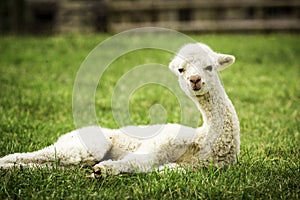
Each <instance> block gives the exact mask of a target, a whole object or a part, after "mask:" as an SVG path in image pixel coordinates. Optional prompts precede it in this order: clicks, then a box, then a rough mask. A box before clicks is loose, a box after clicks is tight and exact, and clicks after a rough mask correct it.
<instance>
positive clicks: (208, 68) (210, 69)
mask: <svg viewBox="0 0 300 200" xmlns="http://www.w3.org/2000/svg"><path fill="white" fill-rule="evenodd" d="M204 69H205V70H207V71H210V72H211V71H212V66H211V65H209V66H207V67H205V68H204Z"/></svg>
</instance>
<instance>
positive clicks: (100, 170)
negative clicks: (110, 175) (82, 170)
mask: <svg viewBox="0 0 300 200" xmlns="http://www.w3.org/2000/svg"><path fill="white" fill-rule="evenodd" d="M101 177H106V170H105V168H104V167H103V166H100V165H95V166H94V167H93V173H92V174H90V175H87V176H86V178H101Z"/></svg>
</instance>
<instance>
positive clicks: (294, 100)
mask: <svg viewBox="0 0 300 200" xmlns="http://www.w3.org/2000/svg"><path fill="white" fill-rule="evenodd" d="M107 37H108V36H107V35H88V36H82V35H71V36H53V37H46V38H44V37H40V38H33V37H13V36H5V37H1V38H0V97H1V98H0V113H1V115H0V133H1V135H0V146H1V148H0V149H1V150H0V156H4V155H6V154H9V153H14V152H25V151H34V150H37V149H40V148H43V147H45V146H47V145H49V144H51V143H53V142H54V141H55V140H56V139H57V138H58V137H59V135H62V134H63V133H66V132H68V131H71V130H73V129H75V125H74V121H73V116H72V91H73V84H74V80H75V77H76V72H77V70H78V69H79V67H80V64H81V63H82V61H83V60H84V58H85V57H86V56H87V55H88V53H89V52H90V51H91V50H92V49H93V48H94V47H95V46H96V45H97V44H98V43H99V42H101V41H103V40H104V39H105V38H107ZM193 38H194V39H196V40H198V41H202V42H205V43H207V44H208V45H210V46H211V47H212V48H213V49H214V50H216V51H219V52H224V53H230V54H233V55H235V56H236V58H237V61H236V64H234V65H233V66H232V67H230V68H228V69H227V70H225V71H223V72H222V73H221V74H220V75H221V77H222V79H223V83H224V85H225V89H226V91H227V93H228V95H229V97H230V98H231V99H232V101H233V103H234V105H235V107H236V110H237V113H238V115H239V118H240V123H241V153H240V155H239V162H238V164H237V165H235V166H232V167H229V168H227V169H217V168H213V167H212V168H211V169H199V170H198V171H194V172H187V173H186V174H181V173H175V172H168V173H166V174H163V175H161V174H157V173H152V174H135V175H122V176H116V177H108V178H105V179H98V180H91V179H86V178H85V175H87V174H88V173H90V172H91V169H90V168H81V167H72V168H68V169H62V168H54V169H35V170H32V169H13V170H3V169H2V170H0V199H17V198H19V199H41V198H42V199H74V198H79V199H230V198H235V199H299V198H300V195H299V194H300V159H299V157H300V135H299V132H300V120H299V119H300V113H299V105H300V81H299V78H300V61H299V56H300V37H299V36H298V35H273V34H271V35H202V36H196V35H194V36H193ZM171 58H172V55H171V54H169V53H164V52H161V51H157V50H141V51H137V52H132V53H129V54H128V55H124V56H122V57H121V58H120V59H118V60H117V61H115V62H114V63H113V64H112V67H110V68H109V70H108V71H107V72H106V73H105V75H104V77H103V79H104V82H105V83H107V84H106V85H99V86H98V89H97V94H96V104H97V105H96V109H97V115H98V118H99V123H100V124H101V125H102V126H105V127H111V128H115V127H117V124H116V122H115V121H114V118H113V115H112V113H111V112H110V109H111V98H110V97H111V94H112V92H113V89H114V84H115V83H116V81H117V80H118V79H119V78H120V76H122V74H123V73H125V72H126V71H127V70H129V69H130V68H132V67H134V66H136V65H140V64H144V63H150V62H152V63H162V64H165V65H167V64H168V62H169V61H170V59H171ZM158 94H159V95H158ZM166 95H168V96H170V97H169V98H163V97H164V96H166ZM154 103H160V104H162V105H163V106H164V107H165V109H166V111H167V120H168V122H180V109H179V108H178V102H177V101H176V98H175V96H174V95H172V94H170V91H168V90H166V89H165V88H163V87H158V86H156V85H152V86H151V85H149V86H146V87H144V88H141V89H139V90H138V91H136V92H135V93H134V94H133V96H132V99H131V100H130V103H129V104H130V112H131V115H132V119H133V121H134V122H135V123H137V124H146V123H149V117H148V109H147V108H150V107H151V105H153V104H154ZM132 105H134V106H132ZM145 108H146V109H145ZM145 110H146V111H145Z"/></svg>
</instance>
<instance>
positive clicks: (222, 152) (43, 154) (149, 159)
mask: <svg viewBox="0 0 300 200" xmlns="http://www.w3.org/2000/svg"><path fill="white" fill-rule="evenodd" d="M233 62H234V57H233V56H230V55H225V54H218V53H215V52H213V51H212V50H211V49H210V48H209V47H208V46H206V45H204V44H201V43H197V44H188V45H186V46H184V47H183V48H182V49H181V50H180V51H179V53H178V55H177V56H175V58H174V59H173V60H172V62H171V63H170V65H169V68H170V69H171V71H173V72H174V73H175V74H176V75H177V76H178V81H179V84H180V87H181V88H182V89H183V90H184V91H185V93H186V94H187V96H188V97H190V98H191V99H192V100H193V101H194V102H195V104H196V106H197V108H198V109H199V110H200V111H201V113H202V118H203V126H202V127H199V128H190V127H186V126H183V125H180V124H164V125H152V126H129V127H125V128H121V129H107V128H101V127H96V126H90V127H85V128H81V129H78V130H75V131H72V132H70V133H67V134H65V135H63V136H61V137H60V138H59V139H58V141H57V142H56V143H54V144H53V145H51V146H49V147H46V148H44V149H42V150H39V151H36V152H31V153H16V154H11V155H8V156H5V157H3V158H0V167H4V168H9V167H12V166H14V165H15V164H17V165H25V166H43V165H45V164H47V163H51V162H55V161H58V162H59V163H60V164H61V165H63V166H68V165H76V164H81V165H87V166H89V165H93V164H96V163H98V164H96V165H95V166H94V167H93V169H94V173H93V174H92V175H91V176H92V177H98V176H106V175H112V174H114V175H116V174H120V173H135V172H149V171H152V170H154V169H164V168H165V167H168V168H178V167H179V166H186V165H187V166H193V167H201V166H205V165H209V164H211V163H212V164H214V165H216V166H220V167H223V166H227V165H230V164H234V163H235V162H236V160H237V154H238V153H239V146H240V138H239V121H238V117H237V114H236V112H235V109H234V107H233V105H232V103H231V101H230V99H229V98H228V96H227V94H226V92H225V90H224V88H223V86H222V84H221V81H220V79H219V77H218V71H221V70H223V69H224V68H225V67H227V66H229V65H230V64H232V63H233ZM151 131H152V132H155V133H156V134H152V135H151V137H149V138H137V137H133V136H132V135H130V133H131V132H135V133H145V132H151ZM93 138H94V139H93Z"/></svg>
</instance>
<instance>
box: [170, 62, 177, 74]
mask: <svg viewBox="0 0 300 200" xmlns="http://www.w3.org/2000/svg"><path fill="white" fill-rule="evenodd" d="M169 69H170V70H171V71H172V72H173V73H174V74H175V75H176V76H178V75H179V72H178V69H177V67H176V66H175V60H172V61H171V62H170V63H169Z"/></svg>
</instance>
